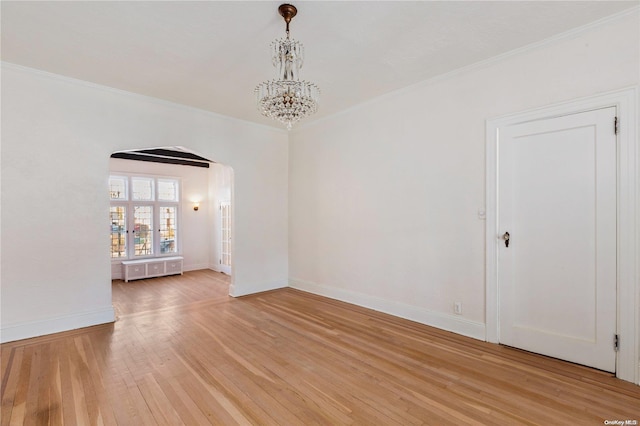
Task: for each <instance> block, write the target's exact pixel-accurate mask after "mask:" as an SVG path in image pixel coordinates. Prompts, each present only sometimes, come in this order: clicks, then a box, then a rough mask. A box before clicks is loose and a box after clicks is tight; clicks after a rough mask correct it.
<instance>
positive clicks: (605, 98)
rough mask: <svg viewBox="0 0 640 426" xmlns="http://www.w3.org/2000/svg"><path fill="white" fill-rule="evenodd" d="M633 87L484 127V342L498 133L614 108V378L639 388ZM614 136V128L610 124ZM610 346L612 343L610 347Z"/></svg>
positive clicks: (494, 302) (495, 327)
mask: <svg viewBox="0 0 640 426" xmlns="http://www.w3.org/2000/svg"><path fill="white" fill-rule="evenodd" d="M637 99H638V87H637V86H636V87H631V88H626V89H621V90H616V91H612V92H607V93H603V94H599V95H595V96H590V97H586V98H581V99H577V100H572V101H569V102H563V103H559V104H554V105H549V106H545V107H541V108H536V109H532V110H528V111H524V112H519V113H515V114H510V115H505V116H502V117H498V118H495V119H489V120H487V122H486V201H485V202H486V226H485V231H486V235H485V253H486V256H485V283H486V285H485V290H486V294H485V296H486V300H485V314H486V319H485V321H486V330H485V333H486V334H485V340H486V341H488V342H492V343H499V338H500V330H499V321H498V320H499V318H498V316H499V312H500V309H499V308H500V306H499V297H498V296H499V290H500V289H499V285H498V273H497V271H498V243H499V241H500V240H499V235H498V231H499V230H498V223H497V218H498V215H497V212H498V196H497V194H498V142H499V140H500V129H503V128H505V127H507V126H511V125H514V124H520V123H524V122H528V121H535V120H542V119H547V118H554V117H559V116H563V115H569V114H573V113H580V112H585V111H590V110H594V109H600V108H606V107H612V106H613V107H616V115H617V117H618V135H617V136H618V138H617V144H618V147H617V148H618V149H617V154H616V158H617V165H616V168H617V206H616V208H617V213H616V214H617V222H618V223H617V249H618V253H617V276H618V279H617V318H618V321H617V334H618V336H619V337H620V346H619V350H618V352H617V360H616V377H618V378H620V379H623V380H626V381H629V382H632V383H635V384H638V385H640V363H639V360H638V355H639V353H640V348H639V345H640V337H638V336H639V334H640V324H639V321H640V300H639V298H640V276H639V275H640V262H639V261H638V255H639V254H640V252H639V250H638V248H639V247H640V234H639V232H638V228H639V224H638V223H637V222H638V219H637V218H638V214H639V213H640V209H639V207H638V202H639V201H640V194H638V191H639V190H640V183H639V182H638V180H639V179H638V178H639V175H638V167H639V166H638V164H639V162H640V161H639V160H640V159H639V158H638V153H639V152H638V149H637V141H638V137H637V135H638V133H637V124H638V123H637V120H638V116H637V113H636V111H637ZM611 126H612V131H613V123H612V124H611ZM611 344H612V345H613V341H612V342H611Z"/></svg>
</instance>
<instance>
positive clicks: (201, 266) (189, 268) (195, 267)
mask: <svg viewBox="0 0 640 426" xmlns="http://www.w3.org/2000/svg"><path fill="white" fill-rule="evenodd" d="M202 269H210V268H209V262H207V263H194V264H192V265H184V266H183V267H182V270H183V271H184V272H189V271H200V270H202Z"/></svg>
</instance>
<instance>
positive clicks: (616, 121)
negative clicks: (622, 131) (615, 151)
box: [613, 117, 619, 135]
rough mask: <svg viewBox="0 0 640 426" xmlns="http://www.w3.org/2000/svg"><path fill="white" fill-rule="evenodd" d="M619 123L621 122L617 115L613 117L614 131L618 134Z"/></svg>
mask: <svg viewBox="0 0 640 426" xmlns="http://www.w3.org/2000/svg"><path fill="white" fill-rule="evenodd" d="M618 124H619V121H618V117H615V118H614V119H613V132H614V133H615V134H616V135H617V134H618Z"/></svg>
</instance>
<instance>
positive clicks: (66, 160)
mask: <svg viewBox="0 0 640 426" xmlns="http://www.w3.org/2000/svg"><path fill="white" fill-rule="evenodd" d="M173 145H180V146H184V147H186V148H188V149H191V150H193V151H196V152H199V153H201V154H202V155H204V156H205V157H208V158H210V159H212V160H214V161H219V162H222V163H225V164H228V165H230V166H231V167H233V169H234V202H235V210H234V212H235V218H234V219H235V222H236V226H237V229H238V230H237V231H236V235H235V253H234V254H235V275H234V283H233V285H232V289H231V291H232V292H233V294H234V295H241V294H246V293H250V292H254V291H260V290H267V289H271V288H276V287H281V286H285V285H287V274H288V264H287V262H288V259H287V232H288V230H287V175H288V165H287V164H288V157H287V156H288V147H287V134H286V132H284V131H281V130H277V129H272V128H268V127H264V126H258V125H254V124H249V123H246V122H242V121H239V120H233V119H229V118H225V117H221V116H219V115H216V114H212V113H207V112H203V111H199V110H196V109H192V108H187V107H182V106H179V105H174V104H171V103H168V102H163V101H158V100H154V99H150V98H146V97H142V96H137V95H133V94H128V93H126V92H122V91H117V90H112V89H109V88H105V87H100V86H96V85H91V84H86V83H82V82H79V81H77V80H72V79H68V78H63V77H58V76H55V75H51V74H46V73H40V72H36V71H34V70H29V69H25V68H22V67H17V66H14V65H11V64H5V63H3V65H2V230H1V232H2V267H1V273H2V276H1V280H2V289H1V310H2V313H1V318H0V320H1V323H2V325H1V326H2V336H1V339H2V341H9V340H16V339H20V338H26V337H30V336H34V335H39V334H47V333H52V332H56V331H60V330H65V329H72V328H78V327H83V326H88V325H92V324H97V323H101V322H107V321H110V320H113V308H112V305H111V281H110V272H111V271H110V260H109V249H108V244H105V243H104V242H105V241H107V239H108V227H106V226H105V223H106V222H105V218H107V217H108V216H107V215H108V207H109V200H108V198H107V197H105V196H104V194H106V191H107V190H108V189H107V185H108V176H109V156H110V154H111V153H112V152H114V151H118V150H124V149H132V148H150V147H157V146H173ZM203 217H204V215H203Z"/></svg>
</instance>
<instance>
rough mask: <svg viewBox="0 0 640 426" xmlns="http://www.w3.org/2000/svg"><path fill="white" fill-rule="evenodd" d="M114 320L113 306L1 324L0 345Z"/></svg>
mask: <svg viewBox="0 0 640 426" xmlns="http://www.w3.org/2000/svg"><path fill="white" fill-rule="evenodd" d="M115 318H116V317H115V311H114V310H113V306H110V307H108V308H104V309H100V310H97V311H91V312H82V313H78V314H72V315H66V316H62V317H57V318H47V319H44V320H38V321H28V322H23V323H18V324H10V325H4V324H3V326H2V329H0V343H6V342H13V341H14V340H22V339H28V338H31V337H37V336H44V335H46V334H52V333H59V332H61V331H69V330H75V329H77V328H84V327H90V326H92V325H98V324H105V323H109V322H114V321H115Z"/></svg>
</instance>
